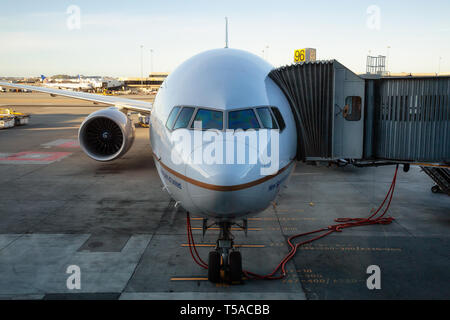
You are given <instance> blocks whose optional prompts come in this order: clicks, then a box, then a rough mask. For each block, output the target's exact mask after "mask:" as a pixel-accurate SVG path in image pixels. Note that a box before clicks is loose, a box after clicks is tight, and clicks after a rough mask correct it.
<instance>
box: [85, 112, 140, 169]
mask: <svg viewBox="0 0 450 320" xmlns="http://www.w3.org/2000/svg"><path fill="white" fill-rule="evenodd" d="M134 130H135V129H134V125H133V122H132V121H131V119H130V118H128V116H127V115H126V114H124V113H123V112H121V111H120V110H119V109H118V108H116V107H111V108H107V109H102V110H98V111H96V112H94V113H91V114H90V115H89V116H88V117H87V118H86V119H85V120H84V121H83V123H82V124H81V127H80V130H79V131H78V139H79V141H80V146H81V148H82V149H83V151H84V152H85V153H86V154H87V155H88V156H89V157H91V158H92V159H94V160H97V161H111V160H114V159H117V158H119V157H121V156H123V155H124V154H125V153H126V152H127V151H128V150H129V149H130V148H131V146H132V145H133V142H134Z"/></svg>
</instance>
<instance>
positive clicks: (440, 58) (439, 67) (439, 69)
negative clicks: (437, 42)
mask: <svg viewBox="0 0 450 320" xmlns="http://www.w3.org/2000/svg"><path fill="white" fill-rule="evenodd" d="M441 60H442V57H439V65H438V75H439V73H441Z"/></svg>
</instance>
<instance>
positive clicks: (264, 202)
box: [186, 151, 272, 218]
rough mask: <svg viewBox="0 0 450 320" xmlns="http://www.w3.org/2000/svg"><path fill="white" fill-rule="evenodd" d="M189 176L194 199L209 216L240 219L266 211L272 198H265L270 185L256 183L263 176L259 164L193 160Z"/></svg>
mask: <svg viewBox="0 0 450 320" xmlns="http://www.w3.org/2000/svg"><path fill="white" fill-rule="evenodd" d="M194 152H195V151H194ZM192 159H193V158H192ZM186 175H187V176H188V177H189V178H191V179H192V180H191V183H189V184H188V193H189V196H190V198H191V201H192V202H193V204H194V205H195V206H196V207H197V208H198V210H199V212H201V213H203V214H205V215H209V216H213V217H215V218H218V217H223V218H237V217H239V216H243V215H247V214H251V213H256V212H259V211H261V210H264V209H265V208H266V207H267V206H268V205H269V204H270V201H272V198H270V196H269V195H266V197H265V194H264V193H266V192H267V191H266V189H267V186H264V184H258V183H256V182H257V181H258V180H260V179H261V178H263V176H261V173H260V165H259V164H254V163H253V164H249V163H247V164H236V163H233V164H226V163H215V164H206V163H198V164H195V163H190V164H186ZM269 198H270V199H269Z"/></svg>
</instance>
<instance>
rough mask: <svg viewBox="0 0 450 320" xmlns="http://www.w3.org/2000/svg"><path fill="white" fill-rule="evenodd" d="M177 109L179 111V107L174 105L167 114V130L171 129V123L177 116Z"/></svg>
mask: <svg viewBox="0 0 450 320" xmlns="http://www.w3.org/2000/svg"><path fill="white" fill-rule="evenodd" d="M178 111H180V107H174V108H173V109H172V111H171V112H170V114H169V118H167V122H166V127H167V129H169V130H172V128H173V124H174V123H175V119H176V118H177V115H178Z"/></svg>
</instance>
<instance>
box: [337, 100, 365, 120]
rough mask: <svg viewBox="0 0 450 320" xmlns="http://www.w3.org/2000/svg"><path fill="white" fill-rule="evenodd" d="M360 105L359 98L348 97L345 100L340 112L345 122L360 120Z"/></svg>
mask: <svg viewBox="0 0 450 320" xmlns="http://www.w3.org/2000/svg"><path fill="white" fill-rule="evenodd" d="M361 104H362V102H361V97H358V96H350V97H347V98H345V107H344V109H343V110H342V115H343V116H344V118H345V120H348V121H359V120H361Z"/></svg>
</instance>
